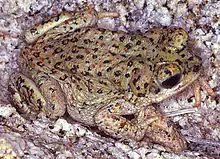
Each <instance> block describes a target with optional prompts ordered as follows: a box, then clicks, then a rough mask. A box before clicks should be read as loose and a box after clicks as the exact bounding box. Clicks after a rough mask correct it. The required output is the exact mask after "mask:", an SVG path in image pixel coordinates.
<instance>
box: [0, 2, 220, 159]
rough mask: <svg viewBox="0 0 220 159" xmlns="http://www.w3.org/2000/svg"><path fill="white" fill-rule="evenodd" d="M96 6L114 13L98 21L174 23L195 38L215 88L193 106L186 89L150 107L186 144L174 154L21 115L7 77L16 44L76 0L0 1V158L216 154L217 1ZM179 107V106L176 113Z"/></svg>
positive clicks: (134, 28) (121, 26) (141, 25)
mask: <svg viewBox="0 0 220 159" xmlns="http://www.w3.org/2000/svg"><path fill="white" fill-rule="evenodd" d="M88 3H89V4H94V5H95V8H96V10H98V11H101V10H107V11H116V12H118V13H119V14H120V18H118V19H103V20H100V21H99V23H98V25H99V27H102V28H108V29H113V30H123V31H126V32H143V33H144V32H146V31H147V30H148V29H149V28H152V27H154V26H161V27H163V26H172V25H175V26H181V27H182V28H184V29H185V30H186V31H188V32H189V36H190V38H191V39H194V40H195V41H196V50H198V51H197V52H198V53H199V55H200V56H201V57H202V59H203V66H204V68H205V69H204V73H205V74H206V75H207V78H208V81H209V84H210V85H211V87H212V88H213V89H214V90H215V92H216V94H217V98H216V99H211V98H210V97H209V96H208V95H207V92H205V91H203V92H202V104H201V107H200V108H198V109H197V108H193V103H194V97H193V94H192V89H188V90H186V91H185V92H183V93H181V94H178V95H176V96H175V97H173V98H171V99H168V100H166V101H164V102H162V103H161V104H160V105H158V106H159V107H160V109H161V111H162V112H164V114H170V113H169V112H172V113H171V115H172V114H174V113H176V112H177V114H176V115H175V116H172V117H170V120H172V121H173V122H174V123H176V124H177V125H179V128H180V131H181V133H182V134H183V135H184V136H186V139H187V140H188V142H189V148H188V150H186V151H184V152H181V153H179V154H173V153H170V152H167V151H165V150H164V149H163V147H161V146H159V145H156V144H151V145H146V146H139V145H138V144H137V143H135V142H134V141H116V140H114V139H112V138H110V137H108V136H103V134H98V133H96V131H95V130H93V129H90V128H87V127H83V126H81V125H79V124H77V123H74V122H73V121H71V120H68V118H61V119H59V120H57V121H52V120H49V119H47V118H45V117H42V118H39V119H37V120H36V121H28V120H26V119H24V118H23V117H21V116H20V115H19V114H18V113H17V112H16V110H15V109H14V108H13V107H12V106H11V104H10V103H9V99H8V91H7V81H8V78H9V76H10V74H11V73H12V72H14V71H18V65H17V63H16V61H17V55H18V54H19V52H20V50H21V48H22V47H23V46H24V39H23V33H24V31H25V30H26V29H27V28H29V27H30V26H33V25H34V24H37V23H39V22H41V21H42V19H44V18H45V17H47V16H48V15H52V14H56V13H59V12H61V11H62V10H74V9H75V8H76V6H81V5H83V4H82V1H80V0H77V1H74V0H63V1H58V0H32V1H29V0H22V1H21V0H16V1H15V0H0V90H1V92H0V158H2V159H11V158H25V159H26V158H29V159H33V158H57V159H63V158H111V159H113V158H134V159H139V158H147V159H151V158H161V159H165V158H198V159H203V158H204V159H206V158H207V159H209V158H210V159H211V158H216V159H217V158H220V141H219V140H220V104H219V101H220V97H219V96H220V82H219V79H220V34H219V30H220V1H218V0H181V1H180V0H178V1H177V0H130V1H129V0H124V1H121V0H103V1H98V0H91V1H88ZM181 110H186V111H185V112H183V113H181V114H179V115H178V113H179V112H182V111H181Z"/></svg>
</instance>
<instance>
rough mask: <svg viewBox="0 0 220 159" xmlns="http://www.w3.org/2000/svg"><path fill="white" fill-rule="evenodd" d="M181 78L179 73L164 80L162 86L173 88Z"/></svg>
mask: <svg viewBox="0 0 220 159" xmlns="http://www.w3.org/2000/svg"><path fill="white" fill-rule="evenodd" d="M180 78H181V74H180V73H178V74H176V75H174V76H172V77H170V78H168V79H167V80H165V81H163V82H162V86H163V87H164V88H172V87H173V86H175V85H177V84H178V83H179V81H180Z"/></svg>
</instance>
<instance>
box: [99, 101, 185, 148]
mask: <svg viewBox="0 0 220 159" xmlns="http://www.w3.org/2000/svg"><path fill="white" fill-rule="evenodd" d="M131 114H138V115H137V116H136V118H135V119H133V120H128V119H126V117H125V116H126V115H131ZM95 122H96V125H97V126H98V127H99V129H100V130H102V131H104V132H106V133H108V134H110V135H111V136H113V137H116V138H122V139H134V140H136V141H140V140H143V139H144V138H149V139H151V140H152V141H153V142H155V143H158V144H161V145H163V146H165V147H166V148H167V149H168V150H172V151H175V152H177V151H181V150H184V149H185V148H186V141H185V139H184V138H183V137H182V136H181V135H180V134H179V133H178V132H177V131H176V129H175V128H173V127H172V126H170V125H168V120H167V119H166V118H164V117H163V116H162V115H161V114H160V112H158V111H157V110H155V109H154V107H152V106H148V107H147V109H145V110H144V109H143V110H141V111H139V112H137V110H136V109H135V106H134V105H132V104H131V103H129V102H127V101H124V100H116V101H115V102H112V103H110V104H108V105H107V107H104V108H102V109H101V110H100V111H99V112H98V113H97V114H96V116H95Z"/></svg>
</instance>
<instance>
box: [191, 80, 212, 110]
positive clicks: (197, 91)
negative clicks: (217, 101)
mask: <svg viewBox="0 0 220 159" xmlns="http://www.w3.org/2000/svg"><path fill="white" fill-rule="evenodd" d="M201 88H202V89H203V90H206V91H207V92H208V94H209V95H210V96H211V97H212V98H215V97H216V94H215V92H214V90H213V89H212V88H211V87H210V85H209V84H208V82H207V81H206V80H205V79H204V78H200V79H199V80H198V81H195V83H194V95H195V106H196V107H200V105H201V102H202V101H201Z"/></svg>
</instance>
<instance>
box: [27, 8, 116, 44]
mask: <svg viewBox="0 0 220 159" xmlns="http://www.w3.org/2000/svg"><path fill="white" fill-rule="evenodd" d="M106 17H111V18H116V17H119V14H118V13H116V12H96V11H95V10H94V8H93V7H92V6H86V7H85V8H83V9H81V10H79V9H77V10H76V11H74V12H68V11H65V12H62V13H60V14H58V15H56V16H54V17H50V18H47V20H45V21H44V22H42V23H41V24H38V25H36V26H34V27H33V28H31V29H29V30H27V31H26V33H25V40H26V41H27V42H28V43H33V42H35V41H36V40H37V39H38V38H39V37H40V36H42V35H43V34H45V33H46V32H47V34H45V37H44V38H43V39H44V40H46V39H49V38H50V37H54V36H55V35H57V36H58V35H59V34H60V35H62V34H63V33H67V32H73V31H75V30H76V29H79V28H83V27H88V26H93V25H95V24H96V23H97V21H98V20H99V19H102V18H106Z"/></svg>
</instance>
